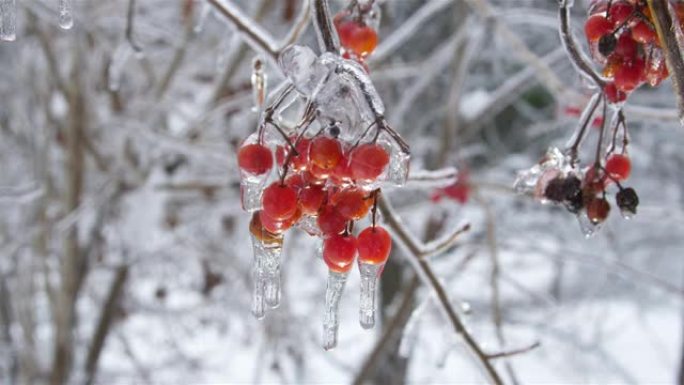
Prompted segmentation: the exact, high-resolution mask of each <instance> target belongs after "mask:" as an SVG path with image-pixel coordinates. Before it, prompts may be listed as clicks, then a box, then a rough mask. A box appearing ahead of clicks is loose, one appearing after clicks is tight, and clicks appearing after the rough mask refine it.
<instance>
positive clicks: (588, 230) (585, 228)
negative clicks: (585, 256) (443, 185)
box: [577, 210, 601, 239]
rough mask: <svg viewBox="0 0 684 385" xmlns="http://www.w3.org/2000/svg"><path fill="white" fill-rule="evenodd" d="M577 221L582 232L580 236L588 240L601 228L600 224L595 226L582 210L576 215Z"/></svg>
mask: <svg viewBox="0 0 684 385" xmlns="http://www.w3.org/2000/svg"><path fill="white" fill-rule="evenodd" d="M577 221H578V222H579V225H580V230H582V234H584V236H585V237H586V238H587V239H589V238H592V237H593V236H594V235H596V233H597V232H598V231H599V229H600V228H601V224H600V223H599V224H596V223H594V222H592V221H591V219H589V217H588V216H587V212H586V211H584V210H582V211H580V212H579V213H577Z"/></svg>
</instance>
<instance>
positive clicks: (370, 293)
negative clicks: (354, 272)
mask: <svg viewBox="0 0 684 385" xmlns="http://www.w3.org/2000/svg"><path fill="white" fill-rule="evenodd" d="M383 267H384V264H375V263H364V262H359V272H360V273H361V298H360V300H359V323H360V324H361V327H362V328H364V329H371V328H373V326H375V294H376V293H375V291H376V290H375V288H376V287H377V283H378V277H380V273H382V268H383Z"/></svg>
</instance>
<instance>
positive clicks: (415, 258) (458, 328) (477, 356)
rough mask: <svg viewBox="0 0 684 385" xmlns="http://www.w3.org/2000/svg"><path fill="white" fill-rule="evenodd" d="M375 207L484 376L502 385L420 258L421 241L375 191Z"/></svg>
mask: <svg viewBox="0 0 684 385" xmlns="http://www.w3.org/2000/svg"><path fill="white" fill-rule="evenodd" d="M378 208H379V209H380V211H381V212H382V215H383V218H384V219H385V222H386V224H387V226H388V228H389V230H390V231H391V233H392V234H393V236H394V238H395V240H396V241H397V242H398V243H399V244H400V245H401V246H403V247H404V249H405V256H406V258H407V259H408V261H409V262H410V263H411V265H412V266H413V267H414V269H415V270H416V273H417V274H418V276H419V277H420V279H421V281H422V282H423V283H424V284H425V285H427V286H429V287H430V288H431V290H432V291H433V293H434V294H435V296H436V298H437V301H438V303H439V305H440V307H441V309H442V310H443V311H444V313H445V315H446V317H447V319H448V320H449V322H450V323H451V326H452V327H453V329H454V332H456V334H458V335H459V336H460V337H461V338H462V339H463V342H464V343H465V345H466V347H467V348H468V351H469V353H471V355H472V356H473V359H474V360H475V361H476V363H477V364H478V365H479V366H480V368H481V369H482V371H483V373H484V374H485V376H486V377H487V380H488V382H489V383H490V384H496V385H501V384H503V381H502V380H501V377H500V376H499V374H498V373H497V371H496V369H495V368H494V366H493V365H492V364H491V363H490V362H489V359H488V357H487V355H486V354H485V353H484V352H483V351H482V349H481V348H480V345H479V344H478V343H477V341H475V339H474V338H473V336H471V335H470V333H469V332H468V330H467V329H466V328H465V325H464V324H463V321H462V320H461V318H460V317H459V315H458V313H456V310H454V307H453V306H452V305H451V302H450V301H449V296H448V295H447V293H446V290H445V289H444V287H443V286H442V284H441V283H440V281H439V279H438V278H437V276H436V275H435V273H434V272H433V271H432V267H431V266H430V264H429V262H428V261H427V260H425V259H423V258H421V257H420V256H421V249H422V248H423V246H422V245H420V244H419V242H418V241H416V240H415V239H414V237H413V236H411V235H410V233H409V232H408V231H407V230H406V229H405V228H404V226H403V225H402V224H401V220H400V219H399V218H398V217H397V216H396V214H395V213H394V210H393V209H392V207H391V205H390V203H389V202H388V201H387V200H385V198H384V196H383V195H382V194H379V195H378Z"/></svg>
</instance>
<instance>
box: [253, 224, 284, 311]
mask: <svg viewBox="0 0 684 385" xmlns="http://www.w3.org/2000/svg"><path fill="white" fill-rule="evenodd" d="M251 238H252V249H253V252H254V270H253V277H254V293H253V297H252V314H254V316H255V317H256V318H257V319H262V318H264V315H265V314H266V305H268V306H270V307H277V306H278V305H279V304H280V255H281V253H282V250H283V249H282V242H283V238H282V236H273V235H272V234H268V235H267V236H266V237H261V239H260V237H259V236H257V235H255V234H254V233H252V234H251Z"/></svg>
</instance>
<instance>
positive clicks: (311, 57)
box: [278, 45, 328, 96]
mask: <svg viewBox="0 0 684 385" xmlns="http://www.w3.org/2000/svg"><path fill="white" fill-rule="evenodd" d="M278 64H279V65H280V69H281V70H282V71H283V73H284V74H285V77H287V79H288V80H290V82H292V84H293V85H294V86H295V89H297V91H299V92H300V93H301V94H303V95H304V96H310V95H311V94H312V93H313V92H314V90H315V89H316V87H317V86H318V84H319V83H320V82H321V81H322V80H323V79H324V78H325V77H326V75H327V74H328V68H327V67H325V66H324V65H323V64H322V63H321V62H320V61H319V60H318V57H317V56H316V54H315V53H314V52H313V50H312V49H311V48H309V47H306V46H301V45H291V46H289V47H287V48H285V49H284V50H283V52H281V53H280V56H279V57H278Z"/></svg>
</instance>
